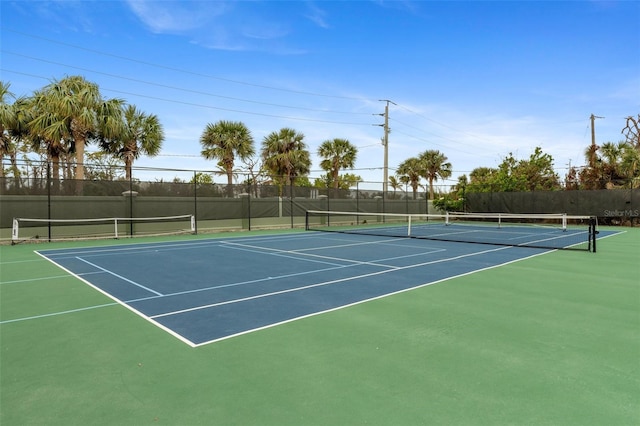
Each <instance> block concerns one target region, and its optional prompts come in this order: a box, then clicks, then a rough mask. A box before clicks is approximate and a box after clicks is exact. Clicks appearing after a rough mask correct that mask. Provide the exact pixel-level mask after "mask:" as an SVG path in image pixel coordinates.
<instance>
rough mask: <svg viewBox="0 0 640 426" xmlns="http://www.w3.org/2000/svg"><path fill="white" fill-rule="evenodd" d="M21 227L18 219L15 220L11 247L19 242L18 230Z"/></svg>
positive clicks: (12, 228)
mask: <svg viewBox="0 0 640 426" xmlns="http://www.w3.org/2000/svg"><path fill="white" fill-rule="evenodd" d="M19 227H20V225H19V223H18V218H15V217H14V218H13V223H12V226H11V245H14V244H16V243H17V242H18V229H19Z"/></svg>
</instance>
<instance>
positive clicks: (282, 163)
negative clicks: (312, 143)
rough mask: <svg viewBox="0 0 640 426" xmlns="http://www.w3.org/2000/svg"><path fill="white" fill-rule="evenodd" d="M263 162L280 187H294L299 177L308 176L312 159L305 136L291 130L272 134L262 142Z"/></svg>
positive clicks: (287, 129)
mask: <svg viewBox="0 0 640 426" xmlns="http://www.w3.org/2000/svg"><path fill="white" fill-rule="evenodd" d="M262 161H263V165H264V168H265V170H267V171H268V172H269V174H270V175H271V178H272V179H273V180H274V181H275V182H276V183H277V184H278V185H279V186H280V193H282V185H285V184H286V185H291V186H293V185H294V183H295V180H296V178H297V177H298V176H306V175H307V174H308V173H309V170H310V168H311V158H310V155H309V151H308V150H307V146H306V144H305V143H304V135H303V134H302V133H299V132H296V131H295V130H293V129H290V128H283V129H280V131H278V132H271V133H270V134H268V135H267V136H265V138H264V139H263V141H262Z"/></svg>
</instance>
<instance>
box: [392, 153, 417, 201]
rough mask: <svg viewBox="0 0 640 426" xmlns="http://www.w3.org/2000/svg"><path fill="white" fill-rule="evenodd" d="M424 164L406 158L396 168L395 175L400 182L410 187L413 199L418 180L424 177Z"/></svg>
mask: <svg viewBox="0 0 640 426" xmlns="http://www.w3.org/2000/svg"><path fill="white" fill-rule="evenodd" d="M423 166H424V164H423V163H422V161H420V160H419V159H418V158H416V157H411V158H407V159H406V160H404V161H403V162H402V163H400V165H399V166H398V169H397V170H396V174H397V175H398V179H399V180H400V182H402V183H404V184H409V185H411V188H412V189H413V199H414V200H415V199H416V195H417V193H418V186H419V185H420V179H421V178H422V176H424V169H423Z"/></svg>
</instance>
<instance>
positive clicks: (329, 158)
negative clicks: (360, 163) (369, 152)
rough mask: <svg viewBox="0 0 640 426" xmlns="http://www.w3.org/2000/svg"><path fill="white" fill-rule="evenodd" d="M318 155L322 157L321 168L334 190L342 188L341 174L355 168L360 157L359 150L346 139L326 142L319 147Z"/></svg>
mask: <svg viewBox="0 0 640 426" xmlns="http://www.w3.org/2000/svg"><path fill="white" fill-rule="evenodd" d="M318 155H319V156H320V157H322V161H321V162H320V167H321V168H322V170H325V171H326V172H327V174H328V176H329V177H330V179H331V184H332V186H333V188H335V189H337V188H338V187H339V186H340V179H339V174H340V170H341V169H344V168H349V169H351V168H353V166H354V164H355V162H356V156H357V155H358V148H356V147H355V146H353V145H352V144H351V143H350V142H349V141H348V140H346V139H338V138H336V139H333V140H326V141H324V142H322V144H321V145H320V146H319V147H318Z"/></svg>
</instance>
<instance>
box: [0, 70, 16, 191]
mask: <svg viewBox="0 0 640 426" xmlns="http://www.w3.org/2000/svg"><path fill="white" fill-rule="evenodd" d="M10 86H11V84H9V83H5V82H3V81H0V178H3V177H4V167H3V166H2V163H1V162H2V160H4V157H5V156H8V157H9V161H10V162H11V164H12V166H13V168H14V177H17V176H15V174H16V173H15V170H17V164H16V146H15V144H14V141H13V138H12V135H11V132H12V130H13V129H15V128H16V126H17V119H18V111H17V110H16V102H15V101H14V103H13V104H9V103H8V100H9V98H13V99H15V96H14V95H13V93H11V92H10V91H9V87H10Z"/></svg>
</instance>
